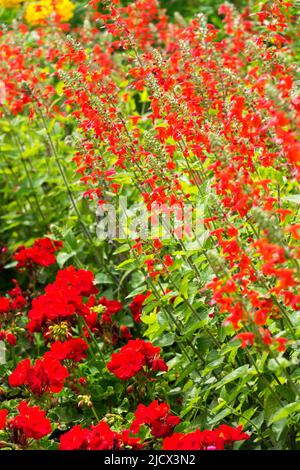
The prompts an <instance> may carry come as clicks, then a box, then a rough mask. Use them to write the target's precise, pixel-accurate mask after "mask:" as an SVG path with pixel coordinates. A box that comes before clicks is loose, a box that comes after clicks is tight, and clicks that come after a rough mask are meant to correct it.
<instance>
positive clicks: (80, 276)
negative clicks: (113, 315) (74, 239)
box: [27, 266, 98, 332]
mask: <svg viewBox="0 0 300 470" xmlns="http://www.w3.org/2000/svg"><path fill="white" fill-rule="evenodd" d="M97 293H98V289H97V288H96V287H95V286H94V275H93V273H92V272H91V271H86V270H84V269H78V270H76V269H75V268H74V267H73V266H69V267H68V268H66V269H63V270H61V271H58V273H57V276H56V280H55V282H54V283H53V284H48V286H47V287H46V290H45V294H44V295H40V296H39V297H37V298H36V299H34V300H33V302H32V308H31V310H30V311H29V313H28V318H29V320H30V321H29V323H28V325H27V328H28V329H29V331H31V332H34V331H40V329H41V328H42V327H43V326H44V324H45V323H52V322H59V321H61V320H68V319H69V320H71V318H72V317H73V316H74V315H75V314H78V315H88V314H89V309H88V307H87V306H86V305H85V303H84V302H83V298H82V297H83V296H87V297H88V296H90V295H93V294H97Z"/></svg>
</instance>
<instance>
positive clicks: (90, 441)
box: [59, 421, 141, 450]
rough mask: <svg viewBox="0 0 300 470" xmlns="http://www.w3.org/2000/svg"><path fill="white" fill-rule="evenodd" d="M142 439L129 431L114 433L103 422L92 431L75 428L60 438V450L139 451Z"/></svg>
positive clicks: (93, 427)
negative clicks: (123, 449)
mask: <svg viewBox="0 0 300 470" xmlns="http://www.w3.org/2000/svg"><path fill="white" fill-rule="evenodd" d="M139 442H140V439H138V438H132V437H130V436H129V433H128V432H127V431H123V432H122V433H120V434H119V433H117V432H115V431H112V430H111V429H110V427H109V426H108V424H107V423H105V422H104V421H101V422H100V423H99V424H97V425H96V426H92V427H91V429H83V428H82V427H81V426H80V425H77V426H74V427H73V428H72V429H71V430H70V431H68V432H66V433H65V434H63V435H62V436H61V438H60V446H59V449H60V450H120V449H122V448H124V447H125V446H126V447H130V448H132V449H138V448H140V447H141V444H139Z"/></svg>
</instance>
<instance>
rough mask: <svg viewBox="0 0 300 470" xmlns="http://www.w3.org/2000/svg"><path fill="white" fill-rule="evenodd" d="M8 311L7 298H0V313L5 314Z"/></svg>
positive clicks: (8, 301)
mask: <svg viewBox="0 0 300 470" xmlns="http://www.w3.org/2000/svg"><path fill="white" fill-rule="evenodd" d="M9 310H10V300H9V299H8V298H7V297H0V313H7V312H8V311H9Z"/></svg>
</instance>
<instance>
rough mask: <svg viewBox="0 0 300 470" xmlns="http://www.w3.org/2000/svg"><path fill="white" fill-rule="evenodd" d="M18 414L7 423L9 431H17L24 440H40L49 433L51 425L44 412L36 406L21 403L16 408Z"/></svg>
mask: <svg viewBox="0 0 300 470" xmlns="http://www.w3.org/2000/svg"><path fill="white" fill-rule="evenodd" d="M18 410H19V414H18V415H17V416H16V417H15V418H14V419H12V420H11V421H10V422H9V427H10V429H11V430H12V431H13V432H14V433H15V431H18V432H19V433H22V434H24V435H25V436H26V438H32V439H37V440H38V439H41V438H42V437H44V436H47V434H50V432H51V424H50V421H49V419H48V418H46V412H45V411H43V410H41V409H40V408H39V407H38V406H28V404H27V403H26V402H25V401H22V402H21V403H20V404H19V406H18Z"/></svg>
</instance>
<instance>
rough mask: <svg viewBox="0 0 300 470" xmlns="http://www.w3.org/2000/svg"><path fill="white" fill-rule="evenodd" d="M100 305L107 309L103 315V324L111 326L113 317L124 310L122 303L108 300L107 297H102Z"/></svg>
mask: <svg viewBox="0 0 300 470" xmlns="http://www.w3.org/2000/svg"><path fill="white" fill-rule="evenodd" d="M98 303H99V305H103V306H104V307H106V310H105V312H104V313H103V314H102V318H101V320H102V322H103V323H108V324H111V322H112V321H111V315H115V314H116V313H118V312H119V311H120V310H122V307H123V306H122V304H121V302H118V301H117V300H108V299H107V298H106V297H102V298H101V299H100V300H99V302H98Z"/></svg>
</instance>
